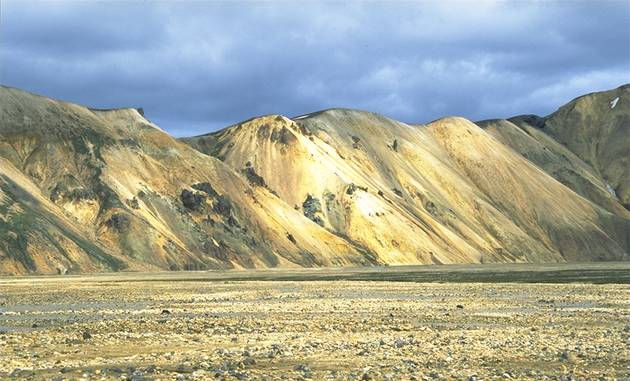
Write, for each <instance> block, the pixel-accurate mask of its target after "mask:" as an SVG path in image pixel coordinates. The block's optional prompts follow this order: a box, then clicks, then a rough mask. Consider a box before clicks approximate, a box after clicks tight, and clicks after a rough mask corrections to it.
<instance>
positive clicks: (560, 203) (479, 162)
mask: <svg viewBox="0 0 630 381" xmlns="http://www.w3.org/2000/svg"><path fill="white" fill-rule="evenodd" d="M184 141H186V142H187V143H189V144H191V145H192V146H194V147H196V148H197V149H199V150H201V151H202V152H205V153H208V154H210V155H213V156H216V157H218V158H220V159H221V160H224V161H225V162H226V163H227V164H229V165H230V166H232V167H233V168H234V169H236V170H238V171H242V172H243V173H247V172H251V173H255V174H257V175H258V176H260V177H261V178H262V179H263V180H264V182H265V184H266V185H267V186H268V187H269V188H270V189H272V190H274V191H275V192H277V194H278V195H279V196H280V198H282V199H283V200H285V201H286V202H287V203H289V204H292V205H295V208H296V209H300V210H302V212H303V213H304V214H305V216H307V217H309V218H311V219H313V220H314V221H315V222H317V223H319V224H321V225H322V226H324V227H325V228H327V229H329V230H331V231H333V232H335V233H336V234H338V235H341V236H347V237H349V239H351V240H353V241H354V242H356V243H358V244H359V245H361V246H363V247H364V248H366V250H368V251H370V252H374V253H376V255H377V256H378V258H380V259H381V260H383V261H384V262H387V263H397V264H398V263H401V264H402V263H417V262H419V263H455V262H486V261H487V262H492V261H527V262H529V261H534V262H535V261H565V260H569V261H572V260H611V259H624V258H626V257H627V252H628V237H629V232H630V225H629V221H628V220H627V219H626V218H623V217H620V216H616V215H613V214H611V213H609V212H607V211H606V210H604V209H602V208H601V207H599V206H598V205H595V204H593V203H592V202H589V201H587V200H585V199H584V198H582V197H580V196H579V195H577V194H575V193H574V192H573V191H571V190H570V189H569V188H567V187H566V186H564V185H562V184H561V183H559V182H557V181H556V180H555V179H553V178H551V177H550V176H549V175H548V174H546V173H545V172H543V171H541V170H540V169H539V168H537V167H535V166H534V165H532V163H530V162H529V161H528V160H525V159H524V158H523V157H522V156H520V155H518V154H517V153H516V152H514V151H513V150H512V149H510V148H507V147H505V146H504V145H502V144H501V143H500V142H499V141H497V140H496V139H495V138H493V137H492V136H490V135H489V134H488V133H486V132H485V131H484V130H482V129H481V128H479V127H477V126H476V125H474V124H473V123H471V122H469V121H467V120H464V119H461V118H447V119H443V120H439V121H436V122H434V123H431V124H429V125H427V126H409V125H406V124H403V123H400V122H396V121H393V120H390V119H387V118H384V117H381V116H378V115H376V114H372V113H366V112H359V111H353V110H341V109H334V110H327V111H324V112H319V113H314V114H310V115H306V116H302V117H298V118H295V120H289V119H287V118H284V117H281V116H266V117H261V118H256V119H253V120H250V121H247V122H244V123H242V124H239V125H236V126H232V127H230V128H228V129H225V130H222V131H219V132H217V133H213V134H208V135H204V136H200V137H196V138H189V139H185V140H184ZM313 200H315V204H316V206H317V207H316V208H313V207H312V205H313V203H314V202H313ZM313 211H314V212H313Z"/></svg>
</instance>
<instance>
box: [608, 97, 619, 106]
mask: <svg viewBox="0 0 630 381" xmlns="http://www.w3.org/2000/svg"><path fill="white" fill-rule="evenodd" d="M617 102H619V97H617V98H615V99H613V100H612V101H610V108H611V109H613V108H615V106H617Z"/></svg>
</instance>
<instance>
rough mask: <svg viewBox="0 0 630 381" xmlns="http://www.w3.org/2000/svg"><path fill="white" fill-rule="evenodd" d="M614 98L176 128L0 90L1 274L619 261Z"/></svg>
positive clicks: (621, 211) (620, 178) (620, 108)
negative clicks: (472, 111)
mask: <svg viewBox="0 0 630 381" xmlns="http://www.w3.org/2000/svg"><path fill="white" fill-rule="evenodd" d="M615 91H617V92H618V93H619V94H622V95H623V94H625V93H623V92H624V91H626V90H624V88H621V89H618V90H615ZM615 94H617V93H614V94H612V95H615ZM610 95H611V94H606V95H605V96H604V97H603V98H602V99H605V98H608V97H609V96H610ZM587 97H590V95H589V96H587ZM592 97H593V98H594V99H599V96H598V95H593V96H592ZM624 97H626V95H623V97H622V99H621V100H620V101H618V104H617V105H616V107H615V108H614V109H612V108H609V109H608V111H614V114H613V117H605V116H601V115H599V114H600V113H601V112H603V111H602V110H603V109H602V110H599V108H597V107H600V106H599V103H600V100H597V101H592V102H590V103H589V102H587V103H585V104H582V103H580V101H579V100H578V101H574V102H577V103H576V106H575V107H573V108H572V110H574V111H571V112H576V111H575V110H579V112H580V114H579V115H582V116H584V115H587V114H588V115H590V116H589V117H586V116H584V117H583V118H582V119H580V118H577V117H575V116H571V115H573V114H571V112H569V111H562V110H564V108H561V109H560V110H559V111H558V113H556V114H552V115H551V116H550V117H547V118H535V117H519V118H514V119H512V120H511V121H489V122H483V123H479V125H480V126H482V127H483V128H481V127H479V126H477V125H476V124H473V123H471V122H470V121H467V120H465V119H462V118H445V119H441V120H438V121H435V122H433V123H430V124H428V125H417V126H416V125H407V124H404V123H400V122H397V121H394V120H391V119H388V118H385V117H383V116H380V115H377V114H373V113H369V112H362V111H355V110H345V109H332V110H326V111H323V112H318V113H313V114H310V115H305V116H302V117H298V118H294V119H289V118H286V117H283V116H278V115H270V116H264V117H260V118H254V119H251V120H249V121H246V122H243V123H240V124H237V125H234V126H231V127H228V128H226V129H224V130H222V131H218V132H216V133H212V134H208V135H203V136H199V137H194V138H187V139H181V140H177V139H174V138H173V137H171V136H170V135H168V134H167V133H165V132H164V131H162V130H161V129H159V128H158V127H157V126H156V125H154V124H153V123H151V122H150V121H148V120H147V119H146V118H145V117H144V116H143V114H142V113H141V112H140V111H139V110H136V109H116V110H95V109H88V108H85V107H83V106H79V105H75V104H70V103H65V102H61V101H57V100H52V99H49V98H45V97H41V96H37V95H33V94H30V93H27V92H24V91H21V90H17V89H12V88H7V87H1V88H0V103H1V105H2V108H1V109H0V273H8V274H23V273H65V272H97V271H120V270H129V271H146V270H152V271H154V270H198V269H209V268H218V269H220V268H261V267H263V268H264V267H301V266H307V267H312V266H355V265H386V264H391V265H394V264H396V265H398V264H430V263H478V262H563V261H598V260H627V259H628V252H629V251H630V250H629V247H630V219H629V214H628V211H627V210H626V209H625V208H624V206H623V204H624V203H625V201H624V200H626V199H625V198H624V197H625V194H626V193H624V192H625V189H626V188H625V185H624V184H626V183H625V181H626V180H627V171H626V169H627V167H624V163H627V160H628V152H627V151H626V150H625V146H623V145H620V144H618V143H617V142H616V141H615V142H614V141H612V140H610V139H608V138H606V137H604V136H601V135H605V134H608V133H610V134H613V135H614V136H616V139H618V140H620V139H621V137H622V136H626V135H627V132H626V130H625V129H624V128H625V127H623V126H621V127H620V126H617V124H616V123H625V122H624V121H625V119H624V118H625V115H627V114H628V110H629V106H628V102H625V101H623V99H625V98H624ZM622 101H623V102H622ZM589 107H595V108H597V110H595V111H593V110H591V109H590V108H589ZM598 110H599V111H598ZM591 114H592V115H591ZM619 115H621V116H619ZM589 118H590V119H589ZM598 118H599V119H598ZM566 120H579V121H580V123H582V124H586V123H588V121H589V120H596V121H598V123H600V122H601V123H602V125H604V126H605V128H602V129H600V132H599V133H598V134H599V135H597V134H595V135H592V136H591V135H588V134H587V135H588V136H589V137H584V138H582V139H593V141H595V142H599V143H598V144H600V145H602V146H606V147H607V148H606V149H607V150H611V151H612V152H615V153H616V154H617V155H618V156H619V157H616V158H611V157H609V156H607V155H605V154H604V153H603V152H601V150H603V148H600V149H599V150H595V151H593V150H592V149H591V150H590V151H589V150H586V149H582V148H581V147H582V146H581V145H580V144H578V143H571V141H566V139H568V140H570V139H569V137H570V134H568V133H566V134H565V132H564V131H565V129H566V128H568V127H566V126H564V125H562V124H561V121H566ZM563 126H564V127H563ZM580 128H581V129H584V130H586V127H584V126H582V127H580ZM547 130H549V132H548V131H547ZM589 131H590V130H589ZM589 133H590V134H594V133H592V131H591V132H589ZM565 135H566V136H565ZM564 138H566V139H565V140H563V139H564ZM575 139H577V138H575ZM565 144H566V145H565ZM589 149H590V148H589ZM602 163H605V165H603V164H602ZM611 188H612V189H613V192H611V191H610V189H611Z"/></svg>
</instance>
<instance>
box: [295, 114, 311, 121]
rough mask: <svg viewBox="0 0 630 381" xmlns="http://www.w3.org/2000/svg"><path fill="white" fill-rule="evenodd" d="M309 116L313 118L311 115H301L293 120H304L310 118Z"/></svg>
mask: <svg viewBox="0 0 630 381" xmlns="http://www.w3.org/2000/svg"><path fill="white" fill-rule="evenodd" d="M309 116H311V114H305V115H300V116H296V117H295V118H293V120H298V119H304V118H308V117H309Z"/></svg>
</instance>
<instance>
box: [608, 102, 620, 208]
mask: <svg viewBox="0 0 630 381" xmlns="http://www.w3.org/2000/svg"><path fill="white" fill-rule="evenodd" d="M617 99H619V98H617ZM606 190H607V191H608V193H610V194H611V195H612V196H613V197H617V192H615V188H613V187H612V186H611V185H610V184H606Z"/></svg>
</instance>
